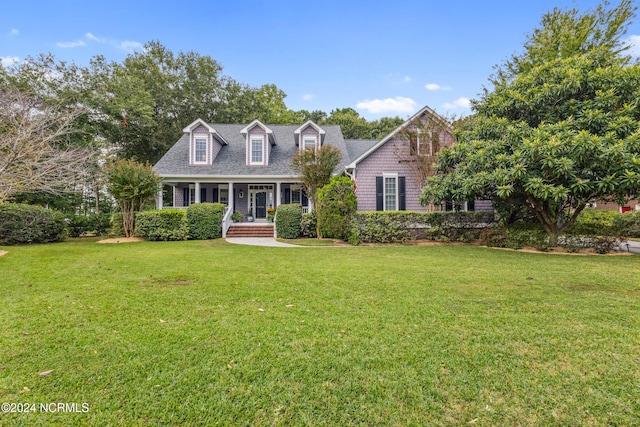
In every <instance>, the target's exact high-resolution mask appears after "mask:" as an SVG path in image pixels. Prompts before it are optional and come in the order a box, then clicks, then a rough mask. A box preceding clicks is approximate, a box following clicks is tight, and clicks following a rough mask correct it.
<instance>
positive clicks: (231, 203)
mask: <svg viewBox="0 0 640 427" xmlns="http://www.w3.org/2000/svg"><path fill="white" fill-rule="evenodd" d="M228 198H229V210H230V211H231V213H233V212H235V210H236V207H235V206H234V205H235V202H236V201H235V198H236V195H235V194H234V192H233V182H230V183H229V196H228Z"/></svg>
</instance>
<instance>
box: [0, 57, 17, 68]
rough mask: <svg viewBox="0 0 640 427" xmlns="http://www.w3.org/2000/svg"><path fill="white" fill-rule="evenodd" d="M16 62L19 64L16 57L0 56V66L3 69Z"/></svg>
mask: <svg viewBox="0 0 640 427" xmlns="http://www.w3.org/2000/svg"><path fill="white" fill-rule="evenodd" d="M18 62H20V58H18V57H17V56H0V64H2V66H3V67H5V68H6V67H10V66H12V65H13V64H17V63H18Z"/></svg>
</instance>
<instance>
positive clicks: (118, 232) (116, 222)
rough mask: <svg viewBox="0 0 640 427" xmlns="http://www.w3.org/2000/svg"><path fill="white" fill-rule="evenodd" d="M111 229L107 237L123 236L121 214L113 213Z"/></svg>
mask: <svg viewBox="0 0 640 427" xmlns="http://www.w3.org/2000/svg"><path fill="white" fill-rule="evenodd" d="M110 224H111V228H110V229H109V236H118V237H121V236H124V226H123V225H122V212H115V213H113V214H111V221H110Z"/></svg>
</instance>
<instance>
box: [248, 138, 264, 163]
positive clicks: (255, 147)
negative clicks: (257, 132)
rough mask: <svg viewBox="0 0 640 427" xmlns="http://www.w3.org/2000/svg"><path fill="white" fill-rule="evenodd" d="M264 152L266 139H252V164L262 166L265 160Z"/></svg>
mask: <svg viewBox="0 0 640 427" xmlns="http://www.w3.org/2000/svg"><path fill="white" fill-rule="evenodd" d="M263 150H264V139H263V138H262V137H260V138H256V137H252V138H251V161H250V163H251V164H262V163H264V160H263Z"/></svg>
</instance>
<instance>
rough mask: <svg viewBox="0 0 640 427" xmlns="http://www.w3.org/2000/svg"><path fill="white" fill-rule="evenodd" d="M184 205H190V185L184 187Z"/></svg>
mask: <svg viewBox="0 0 640 427" xmlns="http://www.w3.org/2000/svg"><path fill="white" fill-rule="evenodd" d="M182 206H189V187H187V188H183V189H182Z"/></svg>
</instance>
